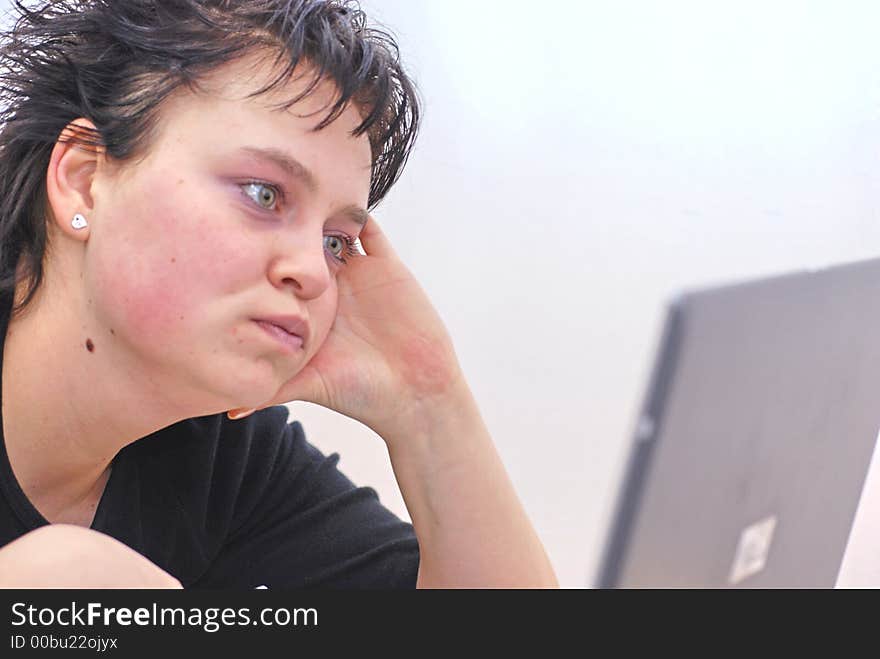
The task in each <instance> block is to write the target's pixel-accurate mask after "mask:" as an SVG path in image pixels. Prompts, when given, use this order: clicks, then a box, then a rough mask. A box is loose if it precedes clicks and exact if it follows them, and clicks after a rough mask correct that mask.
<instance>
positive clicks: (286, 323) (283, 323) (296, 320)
mask: <svg viewBox="0 0 880 659" xmlns="http://www.w3.org/2000/svg"><path fill="white" fill-rule="evenodd" d="M254 320H255V321H256V322H257V323H258V324H265V325H268V326H274V327H275V328H277V329H280V330H282V331H284V332H285V333H287V334H289V335H292V336H294V337H297V338H298V339H299V340H300V341H301V342H302V343H303V344H305V343H306V342H307V341H308V338H309V324H308V323H307V322H306V321H305V320H304V319H302V318H300V317H299V316H279V315H274V316H260V317H257V318H254Z"/></svg>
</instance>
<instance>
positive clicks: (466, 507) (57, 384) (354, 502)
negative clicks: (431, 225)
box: [0, 0, 556, 588]
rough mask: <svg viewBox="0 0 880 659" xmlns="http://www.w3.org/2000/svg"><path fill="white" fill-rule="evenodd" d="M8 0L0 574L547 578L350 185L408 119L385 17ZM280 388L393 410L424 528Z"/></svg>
mask: <svg viewBox="0 0 880 659" xmlns="http://www.w3.org/2000/svg"><path fill="white" fill-rule="evenodd" d="M18 4H19V5H20V6H19V12H20V18H19V20H18V22H17V24H16V26H15V28H14V29H13V30H12V31H11V32H10V33H9V34H8V35H7V39H6V43H5V47H4V50H3V59H4V63H5V65H6V67H7V72H6V73H5V75H4V78H3V92H4V98H5V101H6V103H7V107H6V109H5V114H4V117H3V119H4V121H3V126H2V132H0V145H2V147H0V148H2V151H0V180H2V181H3V182H4V185H5V186H6V187H5V189H4V193H3V196H2V201H0V223H2V224H0V247H2V252H0V256H2V258H0V269H2V279H0V291H2V292H3V293H4V294H5V296H4V298H3V299H4V302H3V305H2V310H3V311H2V313H3V314H4V315H3V316H2V318H3V323H2V326H3V329H4V330H5V334H4V335H5V340H4V342H3V352H2V422H3V423H2V430H3V436H2V440H3V442H2V445H0V446H2V448H3V449H4V451H3V452H2V454H0V493H2V495H3V497H2V500H0V545H3V547H2V549H0V584H2V585H6V586H39V585H48V586H146V587H150V586H155V587H167V586H172V587H175V586H183V587H243V588H255V587H261V586H266V587H269V588H277V587H296V586H303V585H318V586H334V587H371V586H378V587H397V586H399V587H411V586H414V585H415V586H420V587H430V586H433V587H437V586H440V587H446V586H538V587H545V586H554V585H555V584H556V581H555V576H554V574H553V570H552V568H551V567H550V564H549V562H548V560H547V557H546V555H545V553H544V550H543V547H542V546H541V543H540V541H539V540H538V538H537V536H536V535H535V533H534V530H533V529H532V527H531V525H530V523H529V521H528V519H527V517H526V515H525V513H524V511H523V509H522V507H521V505H520V503H519V502H518V500H517V497H516V495H515V493H514V491H513V488H512V486H511V484H510V482H509V479H508V477H507V475H506V474H505V471H504V468H503V466H502V464H501V462H500V460H499V458H498V455H497V453H496V451H495V448H494V446H493V443H492V440H491V438H490V437H489V435H488V433H487V431H486V428H485V426H484V424H483V422H482V420H481V418H480V414H479V411H478V409H477V406H476V404H475V402H474V398H473V396H472V394H471V392H470V390H469V388H468V385H467V383H466V382H465V380H464V378H463V376H462V373H461V370H460V368H459V365H458V363H457V360H456V357H455V353H454V350H453V347H452V342H451V340H450V338H449V336H448V335H447V332H446V330H445V329H444V327H443V324H442V322H441V320H440V319H439V317H438V316H437V314H436V312H435V311H434V309H433V308H432V306H431V304H430V302H429V301H428V299H427V298H426V296H425V295H424V293H423V292H422V290H421V289H420V287H419V286H418V284H417V282H416V281H415V280H414V279H413V277H412V275H411V274H410V272H409V271H408V270H407V269H406V267H405V266H404V265H403V264H402V263H401V261H400V260H399V259H398V257H397V255H396V254H395V252H394V250H393V249H392V247H391V245H390V244H389V242H388V240H387V239H386V237H385V236H384V235H383V233H382V231H381V229H380V228H379V226H378V225H377V223H376V221H375V219H373V218H372V217H371V216H370V215H369V214H368V211H367V209H368V208H373V207H375V205H376V204H377V203H378V202H379V201H380V200H381V199H382V197H383V196H384V195H385V194H386V192H387V191H388V189H389V187H390V186H391V185H392V184H393V183H394V182H395V181H396V180H397V178H398V176H399V174H400V171H401V169H402V167H403V165H404V163H405V162H406V159H407V156H408V154H409V151H410V149H411V147H412V143H413V140H414V137H415V134H416V130H417V125H418V117H419V112H418V105H417V97H416V95H415V93H414V90H413V86H412V84H411V82H410V81H409V80H408V78H407V77H406V75H405V73H404V72H403V70H402V68H401V66H400V64H399V62H398V60H397V50H396V46H395V45H394V42H393V40H392V39H391V38H390V37H388V36H387V35H384V34H382V33H378V32H375V31H372V30H370V29H368V28H366V27H365V23H364V16H363V13H362V12H361V11H360V10H359V9H358V8H357V6H356V5H353V4H352V3H339V2H326V1H316V0H299V1H293V0H286V1H285V0H262V1H256V2H247V3H237V2H228V1H226V0H203V1H196V0H173V1H172V0H165V1H162V0H153V1H147V0H132V1H128V2H107V1H102V0H78V1H75V0H62V1H58V2H39V3H36V4H35V3H27V4H26V5H25V3H18ZM359 245H360V246H362V248H363V249H359ZM13 305H14V311H13ZM293 400H304V401H310V402H313V403H317V404H319V405H323V406H325V407H328V408H330V409H333V410H336V411H337V412H339V413H341V414H345V415H347V416H349V417H351V418H353V419H357V420H358V421H360V422H362V423H364V424H366V425H367V426H369V427H370V428H372V429H373V430H374V431H375V432H376V433H377V434H378V435H379V436H380V437H382V439H383V440H384V441H385V443H386V444H387V447H388V452H389V456H390V458H391V462H392V466H393V468H394V472H395V475H396V477H397V480H398V483H399V485H400V488H401V492H402V494H403V498H404V501H405V503H406V505H407V509H408V510H409V512H410V515H411V517H412V520H413V524H412V525H409V524H405V523H403V522H401V521H400V520H399V519H397V518H396V517H395V516H394V515H392V514H391V513H390V512H389V511H387V510H386V509H385V508H383V507H382V506H381V505H380V503H379V502H378V500H377V498H376V496H375V492H374V491H373V490H371V489H370V488H357V487H355V486H354V485H353V484H352V483H351V482H350V481H348V479H346V478H345V476H344V475H342V474H341V473H340V472H339V471H338V470H337V469H336V466H335V465H336V459H337V458H336V456H331V457H329V458H327V457H325V456H323V455H321V454H320V453H319V452H318V451H317V450H316V449H314V448H313V447H311V446H310V445H309V444H308V443H307V442H306V440H305V437H304V435H303V430H302V427H301V426H300V425H299V424H298V423H296V422H293V423H288V422H287V410H286V408H285V407H283V406H282V404H283V403H285V402H288V401H293ZM227 411H228V414H226V412H227Z"/></svg>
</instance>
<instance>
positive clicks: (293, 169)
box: [241, 146, 370, 226]
mask: <svg viewBox="0 0 880 659" xmlns="http://www.w3.org/2000/svg"><path fill="white" fill-rule="evenodd" d="M241 151H242V152H243V153H246V154H247V155H249V156H251V157H252V158H256V159H257V160H266V161H268V162H270V163H272V164H274V165H275V166H277V167H279V168H280V169H282V170H283V171H284V172H285V173H286V174H287V175H288V176H290V177H291V178H295V179H297V180H299V181H302V183H303V184H304V185H305V186H306V188H308V190H309V191H310V192H316V191H317V190H318V180H317V178H315V175H314V174H313V173H312V172H311V170H309V169H308V168H307V167H306V166H305V165H303V164H302V163H301V162H299V161H298V160H297V159H296V158H293V157H292V156H290V155H288V154H287V153H285V152H284V151H282V150H281V149H276V148H274V147H259V146H245V147H242V148H241ZM340 212H341V213H342V214H343V215H345V216H346V217H348V218H349V219H350V220H351V221H352V222H354V223H355V224H358V225H360V226H364V225H365V224H366V223H367V220H369V219H370V214H369V213H368V212H367V210H366V209H365V208H361V207H360V206H357V205H355V204H352V205H350V206H346V207H345V208H343V209H342V211H340Z"/></svg>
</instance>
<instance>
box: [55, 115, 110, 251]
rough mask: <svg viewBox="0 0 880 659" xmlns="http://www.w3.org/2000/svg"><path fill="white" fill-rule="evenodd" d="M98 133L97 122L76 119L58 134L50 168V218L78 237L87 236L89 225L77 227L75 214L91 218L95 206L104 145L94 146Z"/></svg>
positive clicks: (62, 228) (61, 227)
mask: <svg viewBox="0 0 880 659" xmlns="http://www.w3.org/2000/svg"><path fill="white" fill-rule="evenodd" d="M96 134H97V130H96V129H95V124H93V123H92V122H91V121H89V120H88V119H84V118H79V119H74V120H73V121H72V122H70V123H69V124H68V125H67V126H65V128H64V130H63V131H61V135H60V136H59V137H58V141H57V142H56V143H55V147H54V148H53V149H52V155H51V156H50V157H49V169H48V170H47V171H46V197H47V199H48V202H49V209H48V210H49V221H50V222H53V223H55V225H56V227H57V228H58V229H60V230H61V231H62V233H64V234H65V235H67V236H70V237H71V238H74V239H75V240H83V241H85V240H87V239H88V234H89V231H90V230H89V228H88V227H86V228H84V229H74V228H73V227H72V226H71V220H72V219H73V216H74V215H75V214H77V213H80V214H82V215H84V216H85V218H86V220H88V219H89V217H90V215H91V211H92V210H94V200H93V198H92V185H93V183H94V180H95V172H96V170H97V168H98V164H99V162H100V161H101V160H102V159H103V157H104V148H103V147H99V146H90V145H88V143H89V142H91V141H94V135H96Z"/></svg>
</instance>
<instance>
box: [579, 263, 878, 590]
mask: <svg viewBox="0 0 880 659" xmlns="http://www.w3.org/2000/svg"><path fill="white" fill-rule="evenodd" d="M878 428H880V259H877V260H872V261H865V262H861V263H855V264H848V265H844V266H835V267H833V268H828V269H824V270H819V271H815V272H813V271H811V272H800V273H796V274H792V275H785V276H780V277H773V278H768V279H762V280H759V281H753V282H749V283H744V284H738V285H732V286H724V287H718V288H713V289H706V290H702V291H697V292H693V293H689V294H685V295H683V296H681V297H680V298H679V299H678V300H676V301H675V302H674V303H673V304H672V305H670V310H669V315H668V318H667V322H666V326H665V330H664V334H663V338H662V341H661V348H660V351H659V354H658V360H657V363H656V365H655V368H654V373H653V375H652V378H651V382H650V385H649V389H648V393H647V396H646V400H645V403H644V407H643V411H642V414H641V416H640V421H639V423H638V424H637V431H636V437H635V439H634V442H633V446H632V451H631V455H630V459H629V463H628V466H627V471H626V474H625V478H624V484H623V487H622V490H621V494H620V497H619V500H618V505H617V510H616V516H615V518H614V520H613V522H612V526H611V531H610V534H609V539H608V542H607V545H606V549H605V554H604V557H603V560H602V564H601V567H600V571H599V574H598V578H597V580H596V585H598V586H600V587H606V588H607V587H733V586H740V587H832V586H834V585H835V583H836V581H837V577H838V573H839V572H840V568H841V563H842V560H843V557H844V552H845V550H846V548H847V541H848V539H849V536H850V531H851V529H852V526H853V519H854V517H855V514H856V510H857V508H858V506H859V501H860V498H861V495H862V489H863V485H864V484H865V482H866V475H867V472H868V468H869V464H870V462H871V457H872V454H873V451H874V447H875V444H876V441H877V435H878ZM878 560H880V557H878Z"/></svg>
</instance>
